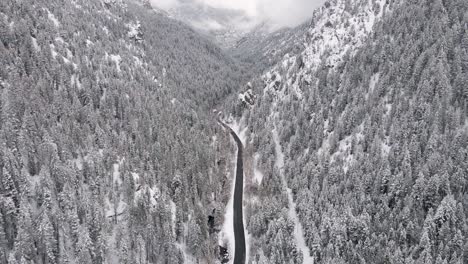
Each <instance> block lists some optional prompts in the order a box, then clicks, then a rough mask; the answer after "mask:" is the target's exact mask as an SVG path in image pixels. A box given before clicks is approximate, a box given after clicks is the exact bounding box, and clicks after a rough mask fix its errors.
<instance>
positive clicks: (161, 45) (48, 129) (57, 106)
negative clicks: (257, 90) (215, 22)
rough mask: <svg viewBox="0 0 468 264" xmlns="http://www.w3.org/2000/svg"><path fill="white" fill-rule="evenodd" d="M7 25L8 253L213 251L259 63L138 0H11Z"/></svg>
mask: <svg viewBox="0 0 468 264" xmlns="http://www.w3.org/2000/svg"><path fill="white" fill-rule="evenodd" d="M0 36H1V37H0V61H1V62H2V63H1V64H2V67H0V92H1V95H2V96H1V98H0V109H1V111H0V117H1V120H2V122H0V135H1V136H0V143H1V147H0V161H1V162H0V179H1V180H0V263H19V262H22V263H182V262H184V260H185V261H186V262H187V261H188V260H191V259H195V260H197V261H198V262H199V263H214V262H215V261H216V260H217V259H218V256H217V253H216V249H217V246H218V245H217V242H218V238H217V233H216V232H210V230H216V229H218V228H219V227H217V226H209V224H208V221H207V219H208V217H209V216H210V215H212V216H213V217H215V222H216V223H217V225H219V222H220V221H221V220H220V218H221V216H220V215H221V214H222V209H221V208H224V205H225V200H227V196H228V195H227V194H226V193H227V192H226V189H228V188H229V186H226V184H225V181H226V180H227V179H225V177H217V176H218V175H225V171H227V170H228V168H226V166H225V165H223V164H222V163H219V164H218V163H216V162H214V160H215V157H219V158H220V159H221V157H222V155H223V153H224V152H223V151H221V149H222V147H223V145H222V144H223V143H220V142H218V141H216V140H214V139H213V135H215V134H218V133H217V132H216V131H215V130H216V124H215V123H214V121H213V119H212V117H211V116H210V113H209V111H207V109H212V108H213V107H214V104H215V103H218V102H219V101H220V100H222V99H223V98H224V97H225V96H226V95H227V94H229V93H230V91H231V90H236V89H237V85H238V83H242V82H245V80H246V79H247V78H246V77H245V76H246V75H245V74H244V72H243V71H247V69H245V70H243V69H241V67H239V66H238V65H237V63H236V62H235V61H234V60H232V59H231V58H229V57H227V56H226V55H225V54H224V53H223V52H222V51H221V49H220V48H218V47H216V46H215V45H213V44H212V43H211V42H209V41H208V40H206V38H204V37H203V36H200V35H199V34H197V33H196V32H195V31H193V30H192V29H190V28H188V27H187V26H184V25H183V24H181V23H180V22H177V21H174V20H172V19H170V18H168V17H167V16H166V15H164V14H161V12H159V11H155V10H152V9H148V8H147V7H146V6H144V5H142V4H141V3H140V2H138V1H85V0H83V1H81V0H73V1H58V2H51V1H45V0H37V1H36V0H34V1H28V2H27V3H26V2H23V1H7V2H5V1H2V2H0ZM187 146H190V147H187ZM214 209H215V210H214Z"/></svg>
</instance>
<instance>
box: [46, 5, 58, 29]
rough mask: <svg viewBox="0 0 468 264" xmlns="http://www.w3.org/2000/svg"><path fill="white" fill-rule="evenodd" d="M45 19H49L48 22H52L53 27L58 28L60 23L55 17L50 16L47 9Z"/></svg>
mask: <svg viewBox="0 0 468 264" xmlns="http://www.w3.org/2000/svg"><path fill="white" fill-rule="evenodd" d="M47 13H48V14H47V17H48V18H49V20H50V21H52V23H54V26H55V27H59V26H60V22H59V21H58V19H57V18H56V17H55V15H54V14H52V13H51V12H50V11H49V10H48V9H47Z"/></svg>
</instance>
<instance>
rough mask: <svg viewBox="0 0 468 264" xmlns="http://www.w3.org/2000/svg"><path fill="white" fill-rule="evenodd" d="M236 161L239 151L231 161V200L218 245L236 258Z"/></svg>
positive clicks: (227, 206)
mask: <svg viewBox="0 0 468 264" xmlns="http://www.w3.org/2000/svg"><path fill="white" fill-rule="evenodd" d="M236 160H237V151H236V153H235V155H234V156H233V158H232V159H231V164H232V167H233V168H234V169H233V170H231V172H230V175H231V177H232V182H231V190H230V193H229V200H228V202H227V204H226V210H225V213H224V221H223V225H222V227H221V232H220V234H219V239H218V244H219V245H222V246H225V247H226V248H227V249H228V253H229V255H230V256H234V249H235V238H234V222H233V221H234V219H233V218H234V188H235V181H236V169H235V168H236ZM232 261H233V259H231V261H230V263H232Z"/></svg>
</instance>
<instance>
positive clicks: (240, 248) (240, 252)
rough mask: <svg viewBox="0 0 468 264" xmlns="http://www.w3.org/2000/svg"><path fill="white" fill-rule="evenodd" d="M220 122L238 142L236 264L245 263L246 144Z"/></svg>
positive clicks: (235, 191)
mask: <svg viewBox="0 0 468 264" xmlns="http://www.w3.org/2000/svg"><path fill="white" fill-rule="evenodd" d="M218 121H219V123H220V124H221V125H222V126H223V127H224V128H226V129H227V130H228V131H229V132H230V133H231V136H232V137H233V138H234V140H235V141H236V143H237V149H238V150H237V165H236V183H235V187H234V219H233V222H234V239H235V250H234V264H245V260H246V253H245V252H246V247H245V234H244V217H243V211H242V202H243V195H244V160H243V150H244V146H243V145H242V141H241V140H240V138H239V137H238V136H237V134H236V132H234V130H232V128H230V127H229V126H228V125H226V124H225V123H223V122H222V121H221V120H218Z"/></svg>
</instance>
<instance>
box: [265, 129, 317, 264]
mask: <svg viewBox="0 0 468 264" xmlns="http://www.w3.org/2000/svg"><path fill="white" fill-rule="evenodd" d="M273 140H274V142H275V154H276V161H275V166H276V168H277V169H278V170H279V173H280V177H281V182H282V184H283V188H284V189H285V190H286V193H287V194H288V205H289V210H288V216H289V218H290V219H291V220H292V221H293V222H294V240H295V241H296V246H297V247H298V248H299V250H300V251H301V252H302V255H303V257H304V258H303V262H302V263H304V264H313V263H314V259H313V258H312V257H311V256H310V249H309V248H308V247H307V245H306V242H305V239H304V232H303V230H302V225H301V222H299V218H298V217H297V214H296V203H295V202H294V199H293V195H292V190H291V188H289V187H288V183H287V181H286V178H285V177H284V174H283V168H284V153H283V150H282V148H281V144H280V142H279V136H278V131H277V130H276V128H275V129H274V130H273Z"/></svg>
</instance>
